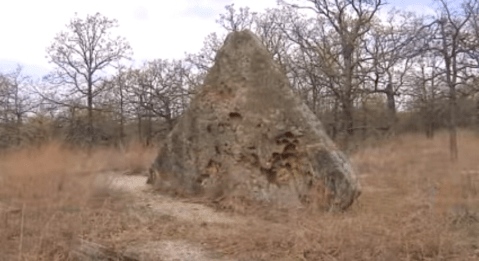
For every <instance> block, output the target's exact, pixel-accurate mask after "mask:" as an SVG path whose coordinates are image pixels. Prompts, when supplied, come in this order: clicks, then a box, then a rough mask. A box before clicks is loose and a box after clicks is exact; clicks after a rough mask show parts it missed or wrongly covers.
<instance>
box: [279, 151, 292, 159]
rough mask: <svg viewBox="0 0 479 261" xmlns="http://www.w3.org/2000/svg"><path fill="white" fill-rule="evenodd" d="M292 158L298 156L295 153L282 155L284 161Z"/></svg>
mask: <svg viewBox="0 0 479 261" xmlns="http://www.w3.org/2000/svg"><path fill="white" fill-rule="evenodd" d="M291 157H296V155H295V154H294V153H287V152H285V153H283V154H281V158H282V159H287V158H291Z"/></svg>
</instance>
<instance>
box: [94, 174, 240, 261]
mask: <svg viewBox="0 0 479 261" xmlns="http://www.w3.org/2000/svg"><path fill="white" fill-rule="evenodd" d="M146 180H147V177H145V176H131V175H129V176H127V175H124V174H122V173H118V172H108V173H103V174H99V175H98V176H97V179H96V182H95V184H96V186H97V187H99V188H102V187H105V188H108V189H109V190H111V191H117V192H119V193H122V195H125V194H128V195H129V197H128V199H129V200H131V203H130V204H131V205H132V206H133V209H134V210H135V211H139V212H145V213H140V214H141V215H144V216H149V215H152V214H153V215H158V216H164V217H169V218H172V219H178V220H180V221H187V222H190V223H193V224H198V225H208V224H214V223H216V224H237V223H245V222H246V221H245V220H240V219H238V218H235V217H233V216H231V215H228V213H219V212H216V211H215V210H214V209H212V208H210V207H207V206H204V205H201V204H195V203H188V202H182V201H181V200H179V199H173V198H171V197H168V196H165V195H161V194H158V193H154V191H153V188H152V187H151V185H148V184H146ZM125 253H127V255H128V256H132V257H135V258H137V259H138V260H145V261H147V260H171V261H173V260H198V261H208V260H215V261H218V260H230V259H224V258H223V257H222V254H220V253H216V252H211V251H207V250H205V249H204V248H203V247H202V246H201V245H196V244H194V243H191V242H187V241H183V240H175V241H169V240H163V241H153V242H151V241H150V242H136V243H135V244H133V245H131V246H129V247H128V248H127V249H126V251H125Z"/></svg>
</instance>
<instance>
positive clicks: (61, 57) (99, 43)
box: [46, 13, 132, 140]
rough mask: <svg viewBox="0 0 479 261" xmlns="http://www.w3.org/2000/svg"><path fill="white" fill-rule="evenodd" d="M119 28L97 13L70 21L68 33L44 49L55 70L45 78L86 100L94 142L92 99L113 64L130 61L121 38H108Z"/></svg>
mask: <svg viewBox="0 0 479 261" xmlns="http://www.w3.org/2000/svg"><path fill="white" fill-rule="evenodd" d="M117 26H118V22H117V20H115V19H113V20H111V19H108V18H107V17H105V16H102V15H101V14H99V13H97V14H95V15H93V16H90V15H88V16H87V18H86V20H82V19H80V18H78V17H75V18H73V19H72V20H71V21H70V24H68V25H67V28H68V31H66V32H61V33H59V34H57V36H56V37H55V40H54V42H53V43H52V45H51V46H50V47H48V48H47V49H46V51H47V53H48V56H47V58H49V59H50V62H51V63H54V64H55V65H56V70H55V71H54V72H52V73H51V74H49V75H48V76H47V77H46V80H48V81H49V82H50V83H51V84H53V85H55V86H68V87H70V89H69V92H68V93H67V95H68V96H69V97H73V96H78V98H80V99H82V98H86V100H87V108H88V132H89V137H90V140H91V139H93V99H94V98H95V96H97V95H99V94H100V93H101V92H103V91H104V88H102V87H106V86H107V85H104V84H103V85H102V84H101V82H102V75H101V73H102V72H104V70H105V69H106V68H108V67H109V66H111V65H113V62H116V61H119V60H121V59H123V58H129V56H130V55H131V54H132V51H131V47H130V45H129V44H128V42H126V40H125V39H124V38H121V37H117V38H115V39H112V38H110V32H109V31H110V30H111V29H112V28H114V27H117Z"/></svg>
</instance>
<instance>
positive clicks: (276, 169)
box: [148, 30, 360, 210]
mask: <svg viewBox="0 0 479 261" xmlns="http://www.w3.org/2000/svg"><path fill="white" fill-rule="evenodd" d="M148 182H149V183H152V184H154V185H155V186H156V187H158V188H163V189H172V190H174V191H181V192H182V193H186V194H188V193H191V194H197V193H203V192H207V193H208V192H212V193H213V192H214V193H215V195H216V196H217V197H220V196H221V197H222V198H225V197H236V198H245V199H248V200H255V201H266V202H273V203H278V204H281V205H301V204H311V203H314V204H318V205H319V206H323V207H325V208H327V209H333V210H344V209H346V208H348V207H349V206H350V205H351V204H352V203H353V201H354V200H355V199H356V198H357V197H358V196H359V194H360V185H359V181H358V178H357V176H356V174H355V172H354V170H353V168H352V167H351V163H350V162H349V160H348V159H347V158H346V157H345V155H344V154H343V153H342V152H340V151H339V150H338V148H337V147H336V146H335V144H334V143H333V142H332V141H331V140H330V139H329V138H328V136H327V135H326V133H325V131H324V129H323V127H322V125H321V123H320V121H319V120H318V118H317V117H316V116H315V115H314V114H313V113H312V112H311V111H310V110H309V108H308V107H307V106H306V105H305V104H304V103H303V102H302V101H301V99H300V98H299V97H298V96H297V95H296V94H295V93H293V91H292V89H291V87H290V85H289V81H288V79H287V78H286V76H285V75H284V74H283V73H282V72H281V70H280V69H279V67H278V66H277V65H276V64H275V63H274V61H273V60H272V58H271V55H270V53H269V52H268V50H267V49H266V48H265V47H264V46H263V45H262V44H261V41H260V40H259V39H258V38H257V37H256V36H255V35H254V34H253V33H251V32H250V31H248V30H245V31H241V32H233V33H230V34H229V35H228V37H227V38H226V40H225V42H224V45H223V47H222V48H221V49H220V50H219V52H218V54H217V56H216V62H215V65H214V66H213V67H212V68H211V69H210V71H209V72H208V75H207V77H206V79H205V82H204V85H203V86H202V87H201V88H200V89H199V90H198V93H197V94H196V96H195V97H194V98H193V99H192V101H191V104H190V107H189V109H188V110H187V111H186V112H185V113H184V115H183V116H182V117H181V119H180V120H179V122H178V124H177V125H176V126H175V127H174V129H173V130H172V131H171V132H170V133H169V135H168V136H167V138H166V140H165V142H164V144H163V147H162V148H161V150H160V152H159V154H158V157H157V158H156V160H155V162H154V164H153V166H152V168H151V170H150V178H149V181H148Z"/></svg>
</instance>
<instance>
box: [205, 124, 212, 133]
mask: <svg viewBox="0 0 479 261" xmlns="http://www.w3.org/2000/svg"><path fill="white" fill-rule="evenodd" d="M206 130H207V131H208V132H210V133H211V125H208V127H206Z"/></svg>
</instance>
